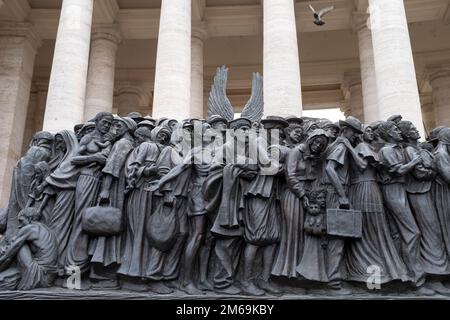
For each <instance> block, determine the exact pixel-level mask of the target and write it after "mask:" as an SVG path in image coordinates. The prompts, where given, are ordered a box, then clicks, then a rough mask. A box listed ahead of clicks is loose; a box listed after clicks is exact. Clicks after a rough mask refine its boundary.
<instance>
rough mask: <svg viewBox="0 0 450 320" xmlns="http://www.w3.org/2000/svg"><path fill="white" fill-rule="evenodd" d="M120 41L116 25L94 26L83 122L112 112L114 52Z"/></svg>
mask: <svg viewBox="0 0 450 320" xmlns="http://www.w3.org/2000/svg"><path fill="white" fill-rule="evenodd" d="M120 41H121V37H120V32H119V27H118V26H117V25H96V26H94V28H93V32H92V40H91V54H90V59H89V70H88V77H87V88H86V106H85V109H84V120H85V121H87V120H89V119H92V118H93V117H94V116H95V115H96V114H97V113H98V112H101V111H107V112H112V108H113V96H114V74H115V66H116V52H117V48H118V44H119V43H120Z"/></svg>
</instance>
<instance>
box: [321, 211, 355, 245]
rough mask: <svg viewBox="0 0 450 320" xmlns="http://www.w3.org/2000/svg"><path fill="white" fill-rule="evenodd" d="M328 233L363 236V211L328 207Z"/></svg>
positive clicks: (340, 235)
mask: <svg viewBox="0 0 450 320" xmlns="http://www.w3.org/2000/svg"><path fill="white" fill-rule="evenodd" d="M327 234H328V235H331V236H336V237H343V238H357V239H358V238H361V237H362V215H361V211H358V210H352V209H327Z"/></svg>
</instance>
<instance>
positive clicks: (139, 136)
mask: <svg viewBox="0 0 450 320" xmlns="http://www.w3.org/2000/svg"><path fill="white" fill-rule="evenodd" d="M134 137H135V138H136V139H135V140H136V142H137V143H138V144H141V143H142V142H144V141H145V136H144V135H143V134H141V133H139V132H136V133H135V134H134Z"/></svg>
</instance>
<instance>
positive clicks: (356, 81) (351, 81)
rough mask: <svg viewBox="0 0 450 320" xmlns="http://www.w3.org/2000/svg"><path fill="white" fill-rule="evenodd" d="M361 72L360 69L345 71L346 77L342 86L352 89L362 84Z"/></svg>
mask: <svg viewBox="0 0 450 320" xmlns="http://www.w3.org/2000/svg"><path fill="white" fill-rule="evenodd" d="M361 83H362V80H361V72H359V71H356V70H354V71H348V72H345V73H344V79H343V81H342V86H343V87H344V88H345V89H347V90H348V89H350V88H351V87H353V86H356V85H361Z"/></svg>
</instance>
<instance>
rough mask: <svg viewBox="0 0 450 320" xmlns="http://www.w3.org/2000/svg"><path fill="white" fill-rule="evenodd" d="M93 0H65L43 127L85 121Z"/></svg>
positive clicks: (50, 128)
mask: <svg viewBox="0 0 450 320" xmlns="http://www.w3.org/2000/svg"><path fill="white" fill-rule="evenodd" d="M92 11H93V0H64V1H63V4H62V9H61V16H60V18H59V26H58V34H57V36H56V44H55V52H54V57H53V65H52V71H51V75H50V84H49V88H48V98H47V106H46V109H45V117H44V130H48V131H51V132H57V131H59V130H62V129H73V127H74V125H76V124H79V123H81V122H83V113H84V105H85V98H86V80H87V72H88V63H89V47H90V42H91V25H92Z"/></svg>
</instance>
